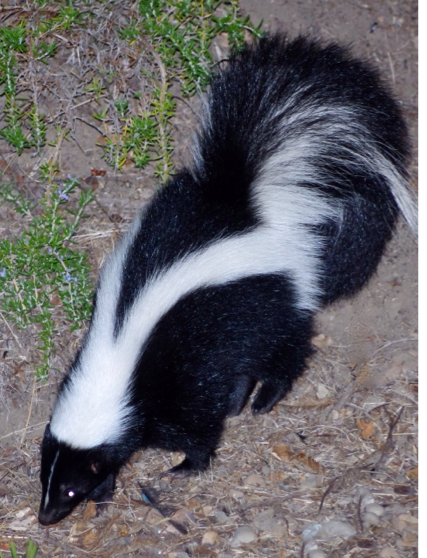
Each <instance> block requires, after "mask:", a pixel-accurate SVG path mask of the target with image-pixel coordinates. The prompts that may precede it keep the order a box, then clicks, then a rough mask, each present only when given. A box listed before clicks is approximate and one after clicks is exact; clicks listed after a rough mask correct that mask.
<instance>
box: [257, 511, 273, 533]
mask: <svg viewBox="0 0 427 558" xmlns="http://www.w3.org/2000/svg"><path fill="white" fill-rule="evenodd" d="M273 517H274V510H273V509H272V508H269V509H268V510H264V511H263V512H261V513H259V514H258V515H257V516H255V519H254V525H255V527H256V528H257V529H259V530H260V531H265V530H266V529H268V528H269V526H270V525H271V522H272V521H273Z"/></svg>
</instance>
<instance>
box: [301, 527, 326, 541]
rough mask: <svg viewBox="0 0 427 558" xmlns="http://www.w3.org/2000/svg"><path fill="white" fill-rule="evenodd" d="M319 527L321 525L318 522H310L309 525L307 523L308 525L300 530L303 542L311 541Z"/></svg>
mask: <svg viewBox="0 0 427 558" xmlns="http://www.w3.org/2000/svg"><path fill="white" fill-rule="evenodd" d="M321 528H322V525H321V524H320V523H312V524H311V525H308V527H306V528H305V529H304V531H303V532H302V538H303V540H304V541H305V542H307V541H311V539H314V538H315V537H316V535H317V533H318V532H319V531H320V529H321Z"/></svg>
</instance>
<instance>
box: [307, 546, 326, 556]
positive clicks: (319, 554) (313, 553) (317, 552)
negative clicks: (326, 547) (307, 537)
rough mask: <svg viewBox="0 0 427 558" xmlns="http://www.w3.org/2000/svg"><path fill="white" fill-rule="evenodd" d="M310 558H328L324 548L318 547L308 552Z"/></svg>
mask: <svg viewBox="0 0 427 558" xmlns="http://www.w3.org/2000/svg"><path fill="white" fill-rule="evenodd" d="M308 558H328V557H327V556H326V554H325V553H324V552H323V550H320V549H319V548H317V549H316V550H312V551H311V552H309V553H308Z"/></svg>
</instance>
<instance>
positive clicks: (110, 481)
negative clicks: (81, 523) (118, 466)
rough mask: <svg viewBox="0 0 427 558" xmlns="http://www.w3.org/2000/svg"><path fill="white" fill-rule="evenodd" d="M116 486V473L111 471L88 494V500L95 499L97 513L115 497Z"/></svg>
mask: <svg viewBox="0 0 427 558" xmlns="http://www.w3.org/2000/svg"><path fill="white" fill-rule="evenodd" d="M115 487H116V475H115V474H114V473H111V474H110V475H108V477H107V478H106V479H105V481H104V482H102V483H101V484H100V485H99V486H97V487H96V488H95V490H92V492H91V493H90V494H89V495H88V497H87V499H88V500H93V501H94V502H95V504H96V511H97V514H98V513H100V512H102V511H103V510H104V509H105V508H106V507H107V504H108V503H109V502H111V500H112V498H113V492H114V489H115Z"/></svg>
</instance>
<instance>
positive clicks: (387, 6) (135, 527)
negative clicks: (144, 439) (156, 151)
mask: <svg viewBox="0 0 427 558" xmlns="http://www.w3.org/2000/svg"><path fill="white" fill-rule="evenodd" d="M241 6H242V9H243V11H244V13H245V14H249V15H250V16H251V19H252V21H253V22H254V23H257V22H258V21H259V20H260V19H262V20H263V22H264V23H263V25H264V28H265V29H272V30H281V31H286V32H287V33H288V34H289V35H290V36H295V35H297V34H299V33H303V34H309V35H313V36H320V37H322V38H324V39H326V40H338V41H340V42H344V43H351V45H352V47H353V50H354V52H355V53H357V54H358V55H360V56H362V57H366V58H369V59H370V60H371V61H372V62H373V63H374V64H375V65H377V66H378V67H379V68H380V69H381V71H382V73H383V75H384V76H385V78H386V79H388V81H389V82H391V84H392V86H393V88H394V90H395V93H396V97H397V98H398V100H399V101H401V103H402V105H403V110H404V114H405V117H406V119H407V122H408V125H409V129H410V132H411V135H412V138H413V143H414V162H413V164H412V169H411V170H412V174H413V177H414V187H415V188H416V184H417V182H416V178H415V177H416V175H417V143H416V139H417V114H418V113H417V31H418V29H417V24H418V22H417V3H416V2H415V1H412V0H404V1H401V0H399V1H398V0H354V1H347V2H342V1H341V2H340V1H338V0H337V1H335V0H304V1H300V0H242V1H241ZM193 105H194V106H196V105H197V101H196V100H195V101H194V103H193ZM194 122H195V118H194V115H193V111H192V108H191V107H189V106H188V105H187V104H183V105H182V106H181V108H180V111H179V115H178V117H177V119H176V123H175V131H176V134H177V137H178V138H179V142H178V143H177V146H178V147H177V149H176V153H175V159H176V160H177V161H179V160H183V159H185V158H186V157H187V156H188V145H189V144H190V142H191V135H192V130H193V127H194ZM94 133H95V132H94V131H93V130H92V129H89V128H88V127H87V126H85V125H84V123H82V122H81V121H80V122H78V123H77V122H76V123H75V131H74V137H75V138H77V140H78V142H74V143H73V142H70V144H69V145H68V144H67V148H66V149H63V151H62V160H61V169H62V171H63V173H64V175H66V174H67V173H70V174H72V175H73V176H76V175H77V176H78V177H80V178H82V179H85V178H86V177H89V176H90V174H91V169H94V168H95V169H99V168H106V167H105V163H104V162H103V161H102V159H101V153H100V150H94V149H91V150H89V147H88V146H89V145H90V146H93V145H94V144H95V142H94V141H93V139H94V138H93V134H94ZM95 135H96V134H95ZM86 147H87V149H86ZM5 152H6V147H5V145H4V144H0V154H2V155H4V154H5ZM20 164H21V165H22V167H23V168H22V172H23V173H24V174H28V175H29V176H30V177H31V165H32V162H31V161H30V160H29V159H27V160H25V159H23V162H21V163H20ZM25 165H27V166H25ZM24 167H25V168H24ZM150 172H151V171H150V170H146V171H144V172H143V173H137V172H136V171H135V170H134V169H133V170H132V169H131V168H129V169H125V171H124V172H123V173H121V174H115V173H114V172H113V171H110V170H107V174H106V176H105V177H104V178H99V183H98V205H97V206H96V207H95V208H94V209H93V210H92V211H93V215H91V218H90V219H89V220H88V222H87V223H85V224H84V230H83V231H81V233H80V235H81V238H80V242H81V244H82V246H84V248H85V249H86V250H88V251H89V253H90V256H91V259H92V263H93V264H94V266H95V268H98V267H99V265H100V264H101V263H102V260H103V258H104V257H105V254H106V253H107V252H108V251H109V249H110V248H111V246H112V245H113V244H114V242H115V241H116V239H117V236H118V234H119V232H120V230H123V229H125V228H126V227H127V226H128V223H129V221H130V219H131V218H132V216H133V215H134V214H135V213H136V212H137V211H138V210H139V208H140V207H141V206H142V205H143V203H144V202H146V201H147V200H148V199H149V198H150V197H151V195H152V193H153V191H154V190H155V187H156V185H155V182H154V180H153V178H152V175H151V176H150ZM105 208H107V210H108V213H109V214H110V215H112V214H114V215H119V216H120V219H118V224H117V226H112V224H111V220H108V219H106V218H105V211H104V210H105ZM11 219H13V213H12V212H10V211H9V210H7V209H5V208H4V207H3V208H2V209H1V213H0V234H2V233H1V231H5V230H6V228H7V229H8V230H9V229H11V230H13V228H14V223H13V221H11ZM417 287H418V285H417V245H416V242H415V241H414V239H413V238H412V236H411V233H410V232H409V230H408V229H407V227H406V225H405V224H403V223H401V224H400V225H399V227H398V231H397V234H396V235H395V238H394V239H393V240H392V242H391V243H390V245H389V247H388V250H387V253H386V255H385V257H384V258H383V261H382V262H381V265H380V267H379V269H378V273H377V274H376V275H375V277H374V278H373V279H372V281H371V282H370V284H369V285H368V287H367V288H366V289H365V290H364V291H363V292H362V293H361V294H360V295H359V296H358V297H356V298H355V299H353V300H351V301H345V302H341V303H339V304H337V305H334V306H333V307H331V308H329V309H327V310H326V311H325V312H323V313H322V314H321V315H319V316H318V320H317V335H316V337H315V339H314V343H315V345H316V347H317V348H318V350H317V351H316V354H315V355H314V357H313V358H312V360H311V362H310V366H309V369H308V370H307V371H306V373H305V374H304V375H303V377H302V378H301V379H300V380H299V381H298V382H297V383H296V385H295V388H294V390H293V392H292V393H291V394H290V396H289V397H288V398H287V399H286V400H285V401H282V402H281V403H280V404H278V405H277V406H276V407H275V409H274V410H273V411H272V412H271V413H269V414H268V415H264V416H256V417H253V416H252V415H251V413H250V411H249V410H245V411H244V412H243V413H242V414H241V415H240V416H238V417H235V418H233V419H230V420H229V421H228V424H227V429H226V432H225V435H224V437H223V440H222V443H221V446H220V448H219V450H218V456H217V458H216V460H215V461H214V462H213V463H212V466H211V468H210V470H209V471H208V472H206V473H203V474H200V475H197V476H194V477H191V478H188V479H182V480H174V481H172V482H171V481H169V480H167V479H163V478H162V479H161V478H160V475H159V474H160V472H161V471H163V470H165V469H166V468H169V467H170V465H171V463H172V464H176V463H177V462H179V461H180V459H181V457H182V456H180V455H171V454H170V453H167V452H162V451H157V450H156V451H154V450H149V451H145V452H143V453H139V454H137V455H135V456H134V458H133V459H132V461H131V463H130V464H129V466H127V467H125V469H124V470H123V471H122V473H121V474H120V476H119V479H118V486H117V490H116V494H115V497H114V501H113V503H111V504H109V506H108V508H107V510H106V511H104V512H103V513H102V514H101V515H99V516H95V513H94V509H93V506H92V505H91V504H89V505H87V506H86V505H84V506H80V507H79V508H78V509H77V510H76V511H75V512H74V513H73V514H72V515H71V516H70V517H68V518H67V519H66V520H64V521H62V522H61V523H60V524H58V525H55V526H52V527H49V528H44V527H41V526H40V525H38V523H37V520H36V516H37V510H38V505H39V499H40V483H39V446H40V441H41V436H42V433H43V429H44V425H45V424H46V421H47V419H48V417H49V413H50V409H51V404H52V398H53V396H54V394H55V392H56V389H57V386H58V382H59V381H60V378H59V377H51V378H49V381H48V382H47V383H46V384H45V385H43V386H36V385H35V383H34V381H33V370H34V351H33V350H32V346H34V343H35V340H34V339H35V338H34V335H33V333H32V332H31V331H27V332H22V331H19V330H17V329H15V328H14V327H13V326H12V325H11V324H9V323H8V322H7V320H2V322H1V324H0V339H1V341H0V353H1V354H0V357H1V355H3V357H2V358H0V551H1V552H3V555H4V556H9V552H8V542H9V541H10V540H14V541H15V542H16V544H17V546H18V548H19V549H20V550H21V551H22V550H23V549H24V547H25V543H26V540H27V539H28V537H31V538H32V539H33V540H34V541H35V542H36V543H37V544H38V545H39V554H38V556H58V557H65V556H67V557H71V556H73V557H74V556H75V557H81V556H86V555H91V556H103V557H109V556H167V557H169V558H187V557H199V556H212V557H215V556H218V557H222V558H229V557H230V558H231V557H235V556H244V557H258V556H274V557H280V558H285V557H286V558H287V557H302V558H304V557H307V558H322V556H327V557H336V558H342V557H369V556H380V557H382V558H399V557H412V556H417V555H418V550H417V528H418V520H417V511H418V499H417V480H418V469H417V462H418V451H417V446H418V444H417V439H418V438H417V424H418V421H417V392H418V377H417V340H418V328H417ZM81 338H82V333H81V332H80V333H74V334H71V335H70V334H68V333H66V332H65V331H64V332H62V333H61V335H60V336H58V340H57V343H58V351H57V357H56V362H55V364H56V366H57V367H58V368H60V369H62V370H65V369H66V366H67V363H69V362H70V359H71V358H72V355H73V353H74V352H75V350H76V347H77V346H78V344H79V342H80V341H81ZM28 421H29V422H28ZM138 483H140V484H141V485H143V486H145V487H147V488H148V489H149V490H151V492H152V493H153V494H156V498H157V499H158V507H159V508H160V510H161V511H162V512H163V513H164V515H166V516H168V517H170V518H172V520H173V521H174V523H171V522H169V521H167V520H166V519H165V518H164V517H163V515H162V514H161V513H160V512H159V511H158V510H156V509H154V508H152V507H149V506H147V505H146V504H144V502H143V501H142V499H141V495H140V490H139V486H138Z"/></svg>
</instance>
